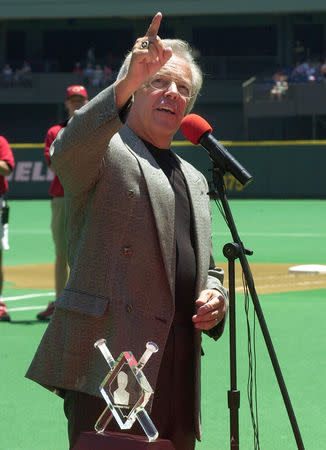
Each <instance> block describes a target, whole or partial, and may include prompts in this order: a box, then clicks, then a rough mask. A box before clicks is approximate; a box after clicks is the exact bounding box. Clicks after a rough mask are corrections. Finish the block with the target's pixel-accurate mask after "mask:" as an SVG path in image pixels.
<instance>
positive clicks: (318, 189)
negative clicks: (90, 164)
mask: <svg viewBox="0 0 326 450" xmlns="http://www.w3.org/2000/svg"><path fill="white" fill-rule="evenodd" d="M223 145H224V146H225V147H226V148H227V149H228V150H229V151H230V153H231V154H232V155H233V156H234V157H235V158H236V159H237V160H238V161H239V162H240V163H241V164H242V165H243V166H244V167H245V168H246V169H247V170H248V171H249V172H250V173H251V174H252V176H253V181H252V182H251V183H250V184H248V185H247V186H245V187H243V186H242V185H241V184H240V183H239V182H238V181H237V180H235V179H234V178H233V176H232V175H230V174H226V175H225V185H226V188H227V192H228V196H229V197H230V198H326V141H266V142H263V141H259V142H232V141H230V142H226V141H224V142H223ZM172 147H173V150H174V151H175V152H176V153H177V154H178V155H179V156H181V157H182V158H184V159H185V160H187V161H189V162H190V163H191V164H193V165H194V166H195V167H197V169H198V170H200V171H201V172H202V173H203V174H204V175H205V176H206V178H207V180H208V181H209V182H210V181H211V179H212V164H211V161H210V158H209V156H208V153H207V152H206V150H205V149H203V148H202V147H201V146H194V145H191V144H189V143H188V142H186V141H174V142H173V146H172ZM11 148H12V150H13V153H14V156H15V161H16V166H15V170H14V171H13V173H12V174H11V175H10V177H8V181H9V186H10V189H9V192H8V198H15V199H23V198H47V197H48V190H49V186H50V183H51V180H52V179H53V173H52V172H51V171H50V170H49V169H48V167H47V165H46V163H45V160H44V157H43V144H11Z"/></svg>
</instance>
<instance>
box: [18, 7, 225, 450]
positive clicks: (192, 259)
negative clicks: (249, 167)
mask: <svg viewBox="0 0 326 450" xmlns="http://www.w3.org/2000/svg"><path fill="white" fill-rule="evenodd" d="M161 18H162V15H161V13H157V14H156V16H155V17H154V18H153V21H152V23H151V25H150V26H149V28H148V30H147V33H146V35H145V36H144V37H142V38H139V39H137V41H136V43H135V45H134V47H133V49H132V51H131V52H130V54H129V55H128V57H127V58H126V61H125V63H124V64H123V66H122V68H121V70H120V73H119V75H118V80H117V81H116V82H115V83H114V84H113V85H112V86H109V87H108V88H106V89H105V90H104V91H102V92H101V93H100V94H99V95H97V96H96V97H95V98H94V99H93V100H91V101H90V102H89V103H88V104H87V105H86V106H85V107H83V108H81V109H80V110H79V111H76V113H75V114H74V116H73V118H72V119H71V120H70V121H69V123H68V125H67V127H66V128H65V129H64V130H62V131H60V133H59V134H58V137H57V139H56V140H55V141H54V143H53V145H52V147H51V153H52V157H51V161H52V164H53V166H54V168H55V170H56V173H57V174H58V176H59V178H60V181H61V183H62V185H63V186H64V189H65V198H66V211H67V227H66V230H67V242H68V261H69V265H70V277H69V281H68V283H67V286H66V288H65V289H64V291H63V292H62V293H61V294H60V296H59V297H58V298H57V300H56V308H55V313H54V316H53V318H52V320H51V322H50V324H49V326H48V328H47V330H46V332H45V334H44V336H43V339H42V341H41V343H40V345H39V348H38V350H37V352H36V355H35V357H34V359H33V361H32V364H31V366H30V368H29V370H28V373H27V376H28V377H29V378H31V379H33V380H34V381H36V382H38V383H40V384H41V385H43V386H45V387H47V388H48V389H51V390H53V391H54V392H56V393H57V394H59V395H61V396H62V397H64V408H65V413H66V416H67V418H68V431H69V439H70V445H71V447H72V446H73V445H74V443H75V442H76V440H77V438H78V434H79V433H80V432H81V431H87V430H91V429H93V426H94V423H95V421H96V419H97V417H98V416H99V414H100V413H101V412H102V410H103V408H104V406H105V405H104V401H103V399H101V398H100V393H99V390H98V387H99V384H100V382H101V381H102V379H103V378H104V376H105V375H106V373H107V371H108V368H107V365H106V363H105V361H104V359H103V357H102V356H101V355H99V354H98V352H97V351H95V350H94V347H93V344H94V342H95V341H96V340H97V339H99V338H102V337H104V338H106V340H107V342H108V346H109V348H110V350H111V352H112V354H113V356H114V358H116V357H117V356H118V355H119V354H120V352H121V351H123V350H131V351H132V352H133V353H134V355H135V357H136V359H138V358H139V357H140V356H141V354H142V353H143V350H144V345H145V343H146V342H147V341H148V340H152V341H154V342H156V343H157V344H158V346H159V349H160V351H159V352H158V353H157V354H156V355H155V357H153V358H152V359H151V362H150V364H149V366H148V368H146V375H147V377H148V379H149V382H150V384H151V385H152V387H153V388H154V389H155V394H154V399H153V404H152V410H151V417H152V419H153V422H154V423H155V425H156V426H157V428H158V430H159V434H160V437H163V438H166V439H170V440H171V441H172V442H173V444H174V446H175V448H176V449H177V450H191V449H193V448H194V446H195V439H196V437H197V439H200V436H201V430H200V415H199V402H200V351H201V332H202V331H204V332H206V333H208V334H209V335H210V336H212V337H213V338H214V339H217V338H218V337H220V335H221V334H222V332H223V327H224V322H225V313H226V309H227V304H226V291H225V289H224V288H223V286H222V281H223V271H222V270H221V269H220V268H218V267H215V263H214V259H213V255H212V245H211V214H210V202H209V196H208V186H207V182H206V180H205V178H204V176H203V175H202V174H201V173H200V172H198V171H197V170H196V169H195V168H194V167H192V166H191V165H190V164H188V163H186V162H185V161H183V160H182V159H180V158H178V157H177V156H176V155H175V154H173V153H172V152H171V150H170V145H171V141H172V138H173V136H174V134H175V132H176V131H177V130H178V128H179V126H180V123H181V120H182V118H183V117H184V115H185V114H187V113H188V112H189V111H190V109H191V107H192V105H193V103H194V101H195V99H196V96H197V94H198V92H199V89H200V87H201V83H202V75H201V71H200V69H199V68H198V66H197V65H196V64H195V62H194V61H193V59H192V56H191V52H190V50H189V47H188V46H187V44H186V43H185V42H183V41H179V40H161V39H160V38H159V37H158V30H159V26H160V22H161ZM126 117H127V119H126V123H125V125H124V124H123V122H125V118H126ZM113 426H114V424H112V427H113ZM132 432H137V429H134V428H133V429H132Z"/></svg>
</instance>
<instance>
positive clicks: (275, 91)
mask: <svg viewBox="0 0 326 450" xmlns="http://www.w3.org/2000/svg"><path fill="white" fill-rule="evenodd" d="M287 78H288V77H287V76H286V75H284V74H282V73H280V72H276V73H275V74H274V76H273V79H274V82H275V84H274V86H273V87H272V89H271V97H272V98H275V97H276V98H277V99H278V100H281V99H282V97H283V96H284V95H285V94H286V91H287V90H288V88H289V85H288V82H287Z"/></svg>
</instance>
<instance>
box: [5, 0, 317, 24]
mask: <svg viewBox="0 0 326 450" xmlns="http://www.w3.org/2000/svg"><path fill="white" fill-rule="evenodd" d="M161 6H162V5H161V4H160V2H158V1H153V2H147V1H138V2H135V1H133V0H125V1H124V3H123V8H122V7H121V4H120V3H119V2H107V1H103V0H93V1H92V2H91V3H90V2H89V1H88V0H79V1H78V2H76V1H75V0H57V1H56V2H53V1H52V0H11V1H8V0H0V14H1V17H2V18H4V19H13V18H20V19H22V18H46V17H105V16H107V17H117V16H123V15H126V14H128V16H129V17H130V16H135V17H139V16H144V15H147V16H150V15H153V14H155V12H157V11H158V10H160V9H161ZM324 9H325V2H324V0H311V1H310V2H309V4H307V2H306V1H305V0H288V1H287V2H284V1H283V0H274V1H273V2H262V1H260V0H247V1H246V2H243V1H242V0H229V1H228V2H217V1H216V0H202V1H201V2H198V1H197V0H187V1H185V0H165V2H164V8H163V10H162V12H163V13H164V14H166V15H169V14H180V15H183V16H184V15H187V14H188V15H189V14H241V13H242V14H252V13H271V14H275V13H284V12H312V11H315V12H317V11H323V10H324Z"/></svg>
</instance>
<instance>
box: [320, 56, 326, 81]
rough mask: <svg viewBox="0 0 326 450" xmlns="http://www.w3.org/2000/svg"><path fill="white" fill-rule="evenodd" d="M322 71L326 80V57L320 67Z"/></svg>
mask: <svg viewBox="0 0 326 450" xmlns="http://www.w3.org/2000/svg"><path fill="white" fill-rule="evenodd" d="M320 73H321V76H322V78H323V80H324V81H325V82H326V58H325V60H324V62H323V64H322V65H321V67H320Z"/></svg>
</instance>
